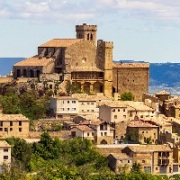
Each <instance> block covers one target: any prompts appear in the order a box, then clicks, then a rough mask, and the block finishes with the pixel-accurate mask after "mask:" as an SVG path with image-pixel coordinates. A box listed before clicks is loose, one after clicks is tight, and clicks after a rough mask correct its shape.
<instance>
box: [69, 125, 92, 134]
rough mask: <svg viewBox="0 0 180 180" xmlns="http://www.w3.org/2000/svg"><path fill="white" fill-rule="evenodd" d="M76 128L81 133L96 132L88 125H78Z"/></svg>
mask: <svg viewBox="0 0 180 180" xmlns="http://www.w3.org/2000/svg"><path fill="white" fill-rule="evenodd" d="M74 128H76V129H79V130H80V131H83V132H85V131H86V132H87V131H94V130H93V129H92V128H90V127H88V126H86V125H78V126H75V127H74ZM74 128H72V129H74Z"/></svg>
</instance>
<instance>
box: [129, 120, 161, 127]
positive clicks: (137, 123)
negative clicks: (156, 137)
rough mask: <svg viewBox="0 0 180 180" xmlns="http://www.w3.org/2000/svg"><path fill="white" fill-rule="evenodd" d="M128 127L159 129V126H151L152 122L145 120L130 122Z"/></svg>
mask: <svg viewBox="0 0 180 180" xmlns="http://www.w3.org/2000/svg"><path fill="white" fill-rule="evenodd" d="M128 127H142V128H143V127H145V128H151V127H158V126H156V125H154V124H151V123H150V122H147V121H143V120H133V121H130V123H129V124H128Z"/></svg>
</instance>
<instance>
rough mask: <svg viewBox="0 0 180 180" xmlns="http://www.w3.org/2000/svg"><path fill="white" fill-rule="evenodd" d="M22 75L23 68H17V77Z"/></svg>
mask: <svg viewBox="0 0 180 180" xmlns="http://www.w3.org/2000/svg"><path fill="white" fill-rule="evenodd" d="M20 76H21V70H20V69H17V77H20Z"/></svg>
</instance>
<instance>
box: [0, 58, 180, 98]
mask: <svg viewBox="0 0 180 180" xmlns="http://www.w3.org/2000/svg"><path fill="white" fill-rule="evenodd" d="M23 59H25V58H24V57H17V58H0V75H1V76H3V75H7V74H9V73H10V72H11V71H12V67H13V65H14V64H15V63H17V62H19V61H21V60H23ZM114 62H115V63H118V62H122V63H132V62H134V63H142V62H144V61H133V60H120V61H114ZM162 89H165V90H168V91H171V92H173V93H174V94H179V95H180V63H169V62H168V63H150V92H156V91H158V90H162Z"/></svg>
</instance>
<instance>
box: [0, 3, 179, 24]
mask: <svg viewBox="0 0 180 180" xmlns="http://www.w3.org/2000/svg"><path fill="white" fill-rule="evenodd" d="M124 10H125V13H126V16H125V17H128V18H139V19H145V18H147V19H152V20H154V21H156V20H163V21H169V20H172V21H173V20H174V21H179V20H180V2H179V1H177V0H173V1H169V0H151V1H149V0H86V1H84V0H0V18H15V19H30V20H33V21H38V20H41V21H42V20H44V21H47V20H51V21H60V19H55V18H61V20H62V21H67V20H70V21H71V20H89V19H91V18H95V17H96V18H99V17H100V16H101V15H104V14H105V15H108V16H111V15H112V13H115V12H120V13H121V12H124Z"/></svg>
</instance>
